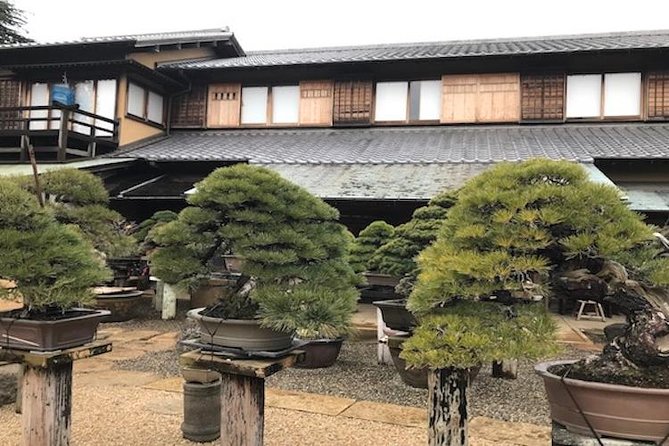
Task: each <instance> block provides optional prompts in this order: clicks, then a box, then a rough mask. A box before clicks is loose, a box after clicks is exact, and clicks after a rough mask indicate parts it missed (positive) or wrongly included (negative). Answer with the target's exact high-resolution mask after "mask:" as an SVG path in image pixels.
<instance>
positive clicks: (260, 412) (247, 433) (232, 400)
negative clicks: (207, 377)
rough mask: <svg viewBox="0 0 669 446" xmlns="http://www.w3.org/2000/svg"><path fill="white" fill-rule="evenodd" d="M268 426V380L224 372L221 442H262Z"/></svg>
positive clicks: (232, 445)
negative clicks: (266, 398)
mask: <svg viewBox="0 0 669 446" xmlns="http://www.w3.org/2000/svg"><path fill="white" fill-rule="evenodd" d="M264 426H265V380H264V379H262V378H255V377H251V376H244V375H231V374H223V375H222V381H221V445H222V446H239V445H244V446H262V444H263V431H264Z"/></svg>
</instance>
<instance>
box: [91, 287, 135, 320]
mask: <svg viewBox="0 0 669 446" xmlns="http://www.w3.org/2000/svg"><path fill="white" fill-rule="evenodd" d="M143 294H144V293H143V292H142V291H124V292H120V293H112V294H99V295H97V296H96V297H95V308H97V309H98V310H109V311H111V314H110V315H109V316H107V317H106V318H104V320H103V321H102V322H125V321H129V320H130V319H133V318H134V317H135V316H136V315H137V308H138V306H139V305H140V303H141V301H142V295H143Z"/></svg>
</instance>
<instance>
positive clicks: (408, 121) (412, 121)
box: [371, 78, 443, 126]
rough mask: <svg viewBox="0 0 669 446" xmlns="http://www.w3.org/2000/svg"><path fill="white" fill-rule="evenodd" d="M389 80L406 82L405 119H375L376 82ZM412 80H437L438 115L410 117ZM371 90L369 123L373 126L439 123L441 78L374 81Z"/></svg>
mask: <svg viewBox="0 0 669 446" xmlns="http://www.w3.org/2000/svg"><path fill="white" fill-rule="evenodd" d="M390 82H402V83H405V84H407V94H406V99H405V100H406V119H404V120H401V121H377V119H376V107H377V105H378V101H377V97H376V95H377V85H378V84H383V83H390ZM414 82H439V90H440V94H439V100H438V103H439V117H437V118H436V119H411V113H412V111H413V110H412V108H411V84H412V83H414ZM373 87H374V88H373V91H372V116H371V118H372V119H371V123H372V125H375V126H393V125H398V124H401V125H407V126H412V125H439V124H440V123H441V113H442V107H443V103H442V95H443V83H442V81H441V78H439V79H433V78H430V79H409V80H382V81H374V83H373ZM418 107H419V110H418V113H420V101H419V103H418Z"/></svg>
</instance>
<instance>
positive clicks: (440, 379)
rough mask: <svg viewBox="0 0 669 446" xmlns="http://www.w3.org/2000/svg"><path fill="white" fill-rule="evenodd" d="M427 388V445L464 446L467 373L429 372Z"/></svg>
mask: <svg viewBox="0 0 669 446" xmlns="http://www.w3.org/2000/svg"><path fill="white" fill-rule="evenodd" d="M427 384H428V390H429V394H428V420H429V426H428V444H429V445H430V446H456V445H461V446H466V445H467V444H468V442H469V439H468V432H467V427H468V414H467V387H468V385H469V371H468V370H467V369H453V368H452V369H437V370H430V371H429V372H428V378H427Z"/></svg>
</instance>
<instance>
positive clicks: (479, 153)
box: [116, 123, 669, 164]
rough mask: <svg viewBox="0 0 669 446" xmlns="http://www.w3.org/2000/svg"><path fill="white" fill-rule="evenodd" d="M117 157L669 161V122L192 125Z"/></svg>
mask: <svg viewBox="0 0 669 446" xmlns="http://www.w3.org/2000/svg"><path fill="white" fill-rule="evenodd" d="M116 156H123V157H136V158H145V159H148V160H164V161H167V160H182V161H185V160H194V161H195V160H217V161H241V160H244V161H249V162H251V163H281V164H286V163H312V164H313V163H326V164H370V163H372V164H373V163H490V162H499V161H521V160H525V159H529V158H535V157H544V158H552V159H564V160H571V161H579V162H586V163H587V162H592V161H593V160H594V159H596V158H627V159H669V124H642V123H638V124H634V123H631V124H630V123H627V124H561V125H540V126H529V125H525V126H521V125H504V126H466V127H465V126H433V127H376V128H358V129H333V128H328V129H285V130H279V129H266V130H250V129H249V130H226V131H213V130H210V131H187V132H173V133H172V135H171V136H170V137H167V138H162V139H158V140H154V141H153V142H149V143H147V144H146V145H140V146H139V147H138V146H134V147H129V148H127V149H126V150H120V151H118V152H117V154H116Z"/></svg>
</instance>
